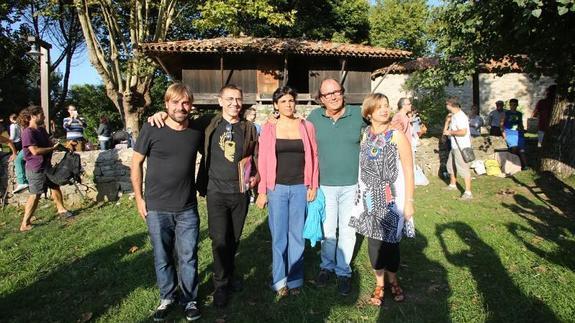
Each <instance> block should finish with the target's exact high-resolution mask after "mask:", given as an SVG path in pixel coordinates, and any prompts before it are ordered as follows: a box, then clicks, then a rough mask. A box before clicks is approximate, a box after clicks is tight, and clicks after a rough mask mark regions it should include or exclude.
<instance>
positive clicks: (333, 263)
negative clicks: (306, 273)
mask: <svg viewBox="0 0 575 323" xmlns="http://www.w3.org/2000/svg"><path fill="white" fill-rule="evenodd" d="M356 188H357V185H349V186H325V185H321V190H322V191H323V194H324V195H325V221H324V222H323V234H324V240H323V241H322V242H321V264H320V268H321V269H325V270H329V271H335V274H336V275H337V276H340V277H350V276H351V266H350V264H351V258H352V257H353V248H354V247H355V229H354V228H352V227H350V226H349V225H348V224H349V219H350V218H351V213H350V210H351V209H352V208H353V199H354V196H355V191H356ZM338 228H339V232H338V230H337V229H338ZM336 232H338V233H339V235H338V236H336Z"/></svg>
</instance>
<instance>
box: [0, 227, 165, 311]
mask: <svg viewBox="0 0 575 323" xmlns="http://www.w3.org/2000/svg"><path fill="white" fill-rule="evenodd" d="M146 239H147V234H146V233H139V234H135V235H131V236H129V237H125V238H123V239H121V240H119V241H117V242H115V243H113V244H110V245H109V246H107V247H104V248H101V249H99V250H97V251H94V252H92V253H90V254H88V255H86V256H84V257H82V258H79V259H77V260H75V261H73V262H72V263H69V264H66V265H62V266H60V267H58V268H57V269H55V270H54V271H53V272H50V273H48V274H47V275H46V276H44V277H42V275H39V276H40V278H39V280H37V281H35V282H33V283H31V284H30V285H28V286H26V287H23V288H21V289H18V290H16V291H15V292H13V293H11V294H8V295H6V296H4V297H3V298H2V299H0V313H2V320H6V321H15V322H45V321H62V322H75V321H82V319H81V318H82V317H87V316H88V315H90V316H91V318H92V319H97V318H98V317H100V316H101V315H103V314H104V313H105V312H106V311H107V309H108V308H110V307H113V306H115V305H118V304H120V303H121V302H122V301H123V300H124V298H126V297H127V295H129V294H130V293H131V292H132V291H133V290H135V289H136V288H150V287H151V286H152V285H153V284H154V282H155V279H154V272H153V270H151V264H153V259H152V254H151V253H150V252H141V251H136V252H135V253H134V254H130V252H129V250H130V248H132V247H133V246H136V247H138V248H139V249H140V250H142V249H143V246H144V244H145V241H146ZM71 247H73V246H71ZM88 313H90V314H88Z"/></svg>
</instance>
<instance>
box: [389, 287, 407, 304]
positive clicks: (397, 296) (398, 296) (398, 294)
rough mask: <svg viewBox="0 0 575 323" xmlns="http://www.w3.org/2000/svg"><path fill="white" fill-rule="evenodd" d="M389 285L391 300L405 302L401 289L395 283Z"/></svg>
mask: <svg viewBox="0 0 575 323" xmlns="http://www.w3.org/2000/svg"><path fill="white" fill-rule="evenodd" d="M389 284H390V285H391V295H393V300H394V301H396V302H403V301H404V300H405V295H404V294H403V289H401V287H399V284H398V283H397V282H393V283H389Z"/></svg>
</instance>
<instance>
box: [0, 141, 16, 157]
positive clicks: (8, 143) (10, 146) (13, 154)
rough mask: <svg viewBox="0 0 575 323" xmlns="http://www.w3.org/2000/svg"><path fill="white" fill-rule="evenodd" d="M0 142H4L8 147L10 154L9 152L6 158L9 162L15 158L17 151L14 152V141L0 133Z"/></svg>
mask: <svg viewBox="0 0 575 323" xmlns="http://www.w3.org/2000/svg"><path fill="white" fill-rule="evenodd" d="M0 144H6V145H8V147H9V148H10V151H11V152H12V154H10V158H8V161H9V162H11V161H13V160H15V159H16V158H17V156H18V153H17V152H16V151H17V150H16V146H15V145H14V143H12V140H10V139H8V138H6V137H4V136H1V135H0Z"/></svg>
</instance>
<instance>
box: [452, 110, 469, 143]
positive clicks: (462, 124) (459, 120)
mask: <svg viewBox="0 0 575 323" xmlns="http://www.w3.org/2000/svg"><path fill="white" fill-rule="evenodd" d="M461 129H467V133H466V134H465V136H450V137H451V148H452V149H457V144H459V149H463V148H467V147H471V135H470V134H469V119H468V118H467V115H465V113H464V112H463V111H462V110H459V112H457V113H454V114H453V115H452V116H451V123H450V124H449V130H451V131H456V130H461ZM455 137H457V143H456V142H455Z"/></svg>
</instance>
